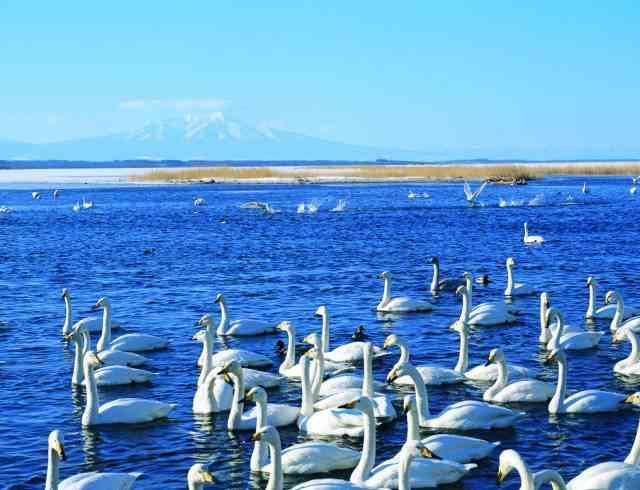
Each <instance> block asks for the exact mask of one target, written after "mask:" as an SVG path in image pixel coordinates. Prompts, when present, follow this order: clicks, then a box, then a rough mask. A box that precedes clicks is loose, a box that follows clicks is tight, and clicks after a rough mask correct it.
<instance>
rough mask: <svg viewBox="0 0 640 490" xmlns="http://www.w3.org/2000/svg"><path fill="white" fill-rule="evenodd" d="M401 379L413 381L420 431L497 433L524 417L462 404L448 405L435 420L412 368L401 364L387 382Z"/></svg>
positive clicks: (473, 403)
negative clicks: (423, 428) (448, 430)
mask: <svg viewBox="0 0 640 490" xmlns="http://www.w3.org/2000/svg"><path fill="white" fill-rule="evenodd" d="M404 375H409V376H411V378H412V379H413V383H414V387H415V391H416V400H417V402H418V419H419V421H420V426H421V427H432V428H440V429H453V430H477V429H501V428H505V427H511V426H512V425H513V424H515V423H516V422H517V421H518V420H519V419H521V418H522V417H524V415H525V414H524V413H522V412H516V411H514V410H510V409H508V408H505V407H497V406H495V405H490V404H488V403H484V402H478V401H472V400H465V401H461V402H458V403H454V404H452V405H449V406H448V407H446V408H445V409H444V410H442V412H440V414H439V415H438V416H432V415H431V413H430V412H429V399H428V394H427V387H426V385H425V384H424V382H423V381H422V378H421V377H420V374H419V373H418V371H417V370H416V368H415V367H413V366H412V365H411V364H410V363H408V362H407V363H404V364H401V365H400V366H398V367H397V368H395V369H394V370H393V371H391V372H390V373H389V375H388V376H387V381H388V382H392V381H393V380H394V379H395V378H398V377H400V376H404Z"/></svg>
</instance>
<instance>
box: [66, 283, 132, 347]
mask: <svg viewBox="0 0 640 490" xmlns="http://www.w3.org/2000/svg"><path fill="white" fill-rule="evenodd" d="M62 299H63V300H64V310H65V315H64V323H63V324H62V335H63V336H64V335H67V334H68V333H70V332H71V330H72V325H73V310H72V308H71V293H70V292H69V289H68V288H63V289H62ZM83 320H85V327H86V328H87V329H88V330H89V332H91V333H99V332H100V331H101V330H102V321H101V319H100V318H98V317H95V316H92V317H86V318H83ZM111 328H112V329H113V330H116V329H118V328H120V325H118V324H115V323H112V324H111Z"/></svg>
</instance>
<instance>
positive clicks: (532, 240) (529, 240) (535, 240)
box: [522, 222, 544, 245]
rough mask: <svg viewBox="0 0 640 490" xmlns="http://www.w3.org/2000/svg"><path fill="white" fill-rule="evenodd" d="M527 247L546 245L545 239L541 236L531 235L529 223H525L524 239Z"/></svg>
mask: <svg viewBox="0 0 640 490" xmlns="http://www.w3.org/2000/svg"><path fill="white" fill-rule="evenodd" d="M522 241H523V242H524V244H525V245H542V244H543V243H544V238H542V237H541V236H540V235H529V228H528V227H527V223H526V222H525V223H524V237H523V239H522Z"/></svg>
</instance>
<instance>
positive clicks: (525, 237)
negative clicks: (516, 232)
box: [524, 223, 529, 240]
mask: <svg viewBox="0 0 640 490" xmlns="http://www.w3.org/2000/svg"><path fill="white" fill-rule="evenodd" d="M527 238H529V229H528V228H527V224H526V223H525V224H524V239H525V240H526V239H527Z"/></svg>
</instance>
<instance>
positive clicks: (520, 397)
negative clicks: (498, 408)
mask: <svg viewBox="0 0 640 490" xmlns="http://www.w3.org/2000/svg"><path fill="white" fill-rule="evenodd" d="M487 363H488V364H490V363H495V364H496V365H497V366H498V379H497V380H496V382H495V383H494V384H493V385H492V386H491V387H490V388H488V389H487V390H486V391H485V392H484V394H483V395H482V399H483V400H484V401H486V402H497V403H513V402H546V401H548V400H550V399H551V397H552V396H553V393H554V386H553V385H551V384H549V383H545V382H544V381H539V380H537V379H524V380H520V381H515V382H513V383H509V374H508V371H507V361H506V359H505V355H504V353H503V352H502V350H500V349H493V350H492V351H491V352H490V353H489V358H488V359H487Z"/></svg>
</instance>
